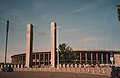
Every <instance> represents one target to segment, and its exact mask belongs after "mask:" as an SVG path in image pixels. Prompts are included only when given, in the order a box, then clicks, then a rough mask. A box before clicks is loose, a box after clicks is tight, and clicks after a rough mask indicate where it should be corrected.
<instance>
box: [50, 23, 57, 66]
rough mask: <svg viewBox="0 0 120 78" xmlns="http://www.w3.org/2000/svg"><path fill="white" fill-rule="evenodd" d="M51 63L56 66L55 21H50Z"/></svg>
mask: <svg viewBox="0 0 120 78" xmlns="http://www.w3.org/2000/svg"><path fill="white" fill-rule="evenodd" d="M51 65H52V67H55V66H56V23H54V22H51Z"/></svg>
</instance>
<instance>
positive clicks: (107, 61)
mask: <svg viewBox="0 0 120 78" xmlns="http://www.w3.org/2000/svg"><path fill="white" fill-rule="evenodd" d="M106 64H108V53H106Z"/></svg>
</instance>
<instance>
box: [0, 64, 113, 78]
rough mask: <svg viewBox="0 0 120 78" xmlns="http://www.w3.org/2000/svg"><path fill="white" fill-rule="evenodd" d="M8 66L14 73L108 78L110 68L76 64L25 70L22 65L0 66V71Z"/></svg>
mask: <svg viewBox="0 0 120 78" xmlns="http://www.w3.org/2000/svg"><path fill="white" fill-rule="evenodd" d="M6 66H10V67H12V68H13V69H14V71H44V72H73V73H88V74H98V75H106V76H110V73H111V67H109V66H102V65H101V66H87V65H77V64H61V65H60V66H59V67H57V68H53V67H39V68H38V67H37V68H35V67H34V68H25V66H24V65H0V69H2V68H3V67H6Z"/></svg>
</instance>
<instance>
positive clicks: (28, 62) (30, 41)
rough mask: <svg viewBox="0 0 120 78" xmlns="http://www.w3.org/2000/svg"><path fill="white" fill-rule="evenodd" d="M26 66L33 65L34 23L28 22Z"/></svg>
mask: <svg viewBox="0 0 120 78" xmlns="http://www.w3.org/2000/svg"><path fill="white" fill-rule="evenodd" d="M26 34H27V36H26V65H25V66H26V67H32V51H33V25H32V24H27V31H26Z"/></svg>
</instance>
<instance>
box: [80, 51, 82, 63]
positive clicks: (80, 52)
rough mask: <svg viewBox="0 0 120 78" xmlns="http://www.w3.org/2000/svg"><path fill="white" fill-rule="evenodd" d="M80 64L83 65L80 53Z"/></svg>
mask: <svg viewBox="0 0 120 78" xmlns="http://www.w3.org/2000/svg"><path fill="white" fill-rule="evenodd" d="M80 63H82V58H81V52H80Z"/></svg>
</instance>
